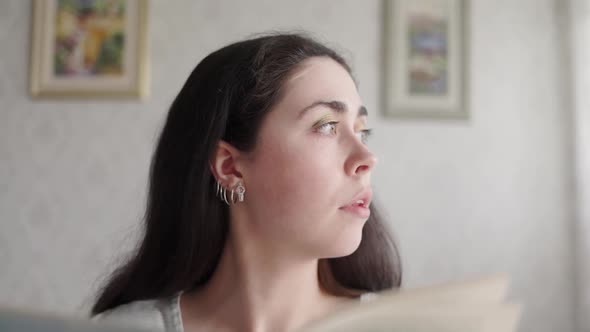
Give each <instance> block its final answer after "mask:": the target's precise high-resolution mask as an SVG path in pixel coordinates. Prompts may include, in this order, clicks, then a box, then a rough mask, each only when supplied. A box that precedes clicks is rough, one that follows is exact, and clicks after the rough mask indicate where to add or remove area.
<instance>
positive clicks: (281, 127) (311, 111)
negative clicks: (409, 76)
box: [92, 34, 401, 332]
mask: <svg viewBox="0 0 590 332" xmlns="http://www.w3.org/2000/svg"><path fill="white" fill-rule="evenodd" d="M367 116H368V114H367V109H366V108H365V107H364V106H363V103H362V101H361V98H360V96H359V94H358V91H357V87H356V84H355V81H354V80H353V78H352V76H351V71H350V68H349V66H348V65H347V64H346V62H345V61H344V60H343V58H342V57H340V56H339V55H338V54H337V53H336V52H334V51H333V50H331V49H329V48H327V47H326V46H324V45H322V44H320V43H318V42H316V41H314V40H312V39H310V38H308V37H305V36H302V35H298V34H275V35H268V36H263V37H258V38H254V39H249V40H245V41H241V42H237V43H234V44H231V45H229V46H226V47H224V48H222V49H220V50H218V51H216V52H213V53H212V54H210V55H209V56H207V57H206V58H205V59H203V60H202V61H201V62H200V63H199V64H198V65H197V67H196V68H195V69H194V70H193V72H192V73H191V75H190V76H189V78H188V80H187V81H186V83H185V85H184V86H183V88H182V90H181V91H180V93H179V94H178V96H177V98H176V100H175V101H174V102H173V104H172V106H171V108H170V111H169V114H168V117H167V120H166V124H165V126H164V128H163V131H162V133H161V136H160V138H159V142H158V145H157V148H156V150H155V153H154V156H153V160H152V165H151V175H150V189H149V198H148V204H147V211H146V216H145V234H144V236H143V240H142V242H141V244H140V245H139V247H138V249H137V251H136V252H135V253H134V255H133V256H132V257H131V259H130V260H129V261H128V262H127V263H126V264H125V265H123V266H122V267H120V268H119V269H117V270H116V271H115V272H114V273H113V275H112V277H111V279H110V281H109V282H108V283H107V284H106V286H105V287H104V289H102V290H101V293H100V295H99V297H98V300H97V301H96V303H95V305H94V307H93V309H92V315H99V316H100V317H102V318H106V317H108V318H114V319H116V320H123V321H126V322H127V323H131V324H135V325H137V326H141V327H148V328H156V329H159V330H166V331H175V332H179V331H187V332H188V331H212V330H214V331H219V330H227V331H291V330H294V329H298V328H301V327H302V326H304V325H305V324H307V323H309V322H311V321H313V320H316V319H319V318H321V317H322V316H324V315H325V314H327V313H329V312H331V311H333V310H336V309H337V308H338V307H339V306H341V305H342V304H345V303H350V302H351V301H359V300H360V299H361V298H362V295H363V294H364V293H368V292H375V291H379V290H383V289H388V288H395V287H399V285H400V282H401V271H400V267H399V259H398V254H397V251H396V248H395V245H394V242H393V241H392V238H391V236H390V235H389V233H388V231H387V228H386V227H385V226H384V223H383V221H382V220H380V218H379V216H378V215H377V214H376V210H375V208H374V205H373V204H372V203H371V199H372V191H371V172H372V170H373V168H374V167H375V163H376V158H375V156H374V155H373V154H372V153H371V151H370V150H369V148H368V147H367V145H366V141H367V138H368V136H369V133H370V131H369V129H368V127H367Z"/></svg>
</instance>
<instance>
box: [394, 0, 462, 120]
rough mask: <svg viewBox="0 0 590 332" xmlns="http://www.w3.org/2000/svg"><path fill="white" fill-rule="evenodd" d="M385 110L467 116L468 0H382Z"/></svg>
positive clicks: (420, 115)
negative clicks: (383, 8) (383, 15)
mask: <svg viewBox="0 0 590 332" xmlns="http://www.w3.org/2000/svg"><path fill="white" fill-rule="evenodd" d="M384 2H385V11H384V12H385V17H384V19H385V20H384V22H385V24H384V33H383V36H384V38H385V40H384V62H383V65H384V69H385V72H384V76H383V77H384V82H383V88H384V91H383V97H384V103H383V104H384V106H385V114H386V115H387V116H394V117H409V118H433V117H434V118H467V117H468V115H469V112H468V106H467V96H468V93H467V89H468V84H467V83H468V82H467V77H468V69H469V68H468V67H469V66H468V62H469V57H468V54H467V39H468V38H467V29H468V19H467V14H466V12H467V7H468V3H467V0H384Z"/></svg>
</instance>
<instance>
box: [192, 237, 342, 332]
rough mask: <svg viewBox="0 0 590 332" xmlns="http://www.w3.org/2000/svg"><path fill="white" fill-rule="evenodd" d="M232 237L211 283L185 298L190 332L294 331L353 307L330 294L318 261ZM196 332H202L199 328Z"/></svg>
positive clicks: (258, 242) (229, 238) (249, 240)
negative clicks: (339, 309)
mask: <svg viewBox="0 0 590 332" xmlns="http://www.w3.org/2000/svg"><path fill="white" fill-rule="evenodd" d="M244 239H245V237H238V236H237V234H236V233H235V232H230V234H229V236H228V240H227V242H226V246H225V248H224V251H223V253H222V256H221V259H220V262H219V265H218V266H217V269H216V271H215V273H214V274H213V276H212V277H211V279H210V280H209V282H208V283H207V284H206V285H205V286H204V287H202V288H201V289H199V290H196V291H195V292H193V293H191V294H185V295H183V298H181V310H182V315H183V322H184V325H185V330H186V331H187V332H189V331H191V330H192V328H191V326H196V327H200V328H203V326H207V327H208V328H209V327H210V328H211V329H215V330H222V329H226V330H240V331H290V330H294V329H297V328H300V327H302V326H303V325H305V324H306V323H307V322H309V321H311V320H314V319H317V318H319V317H321V316H323V315H325V314H327V313H328V312H330V311H332V310H334V309H336V308H337V307H338V306H339V305H341V304H343V303H346V302H349V300H348V299H346V298H339V297H335V296H332V295H330V294H327V293H326V292H324V291H323V290H322V288H321V286H320V283H319V281H318V260H317V259H316V260H313V259H311V260H304V259H299V258H295V257H290V259H289V257H286V255H285V254H284V253H278V252H276V250H269V249H268V248H266V247H264V246H263V245H262V244H263V241H256V239H252V238H249V239H248V241H245V240H244ZM195 330H196V329H195Z"/></svg>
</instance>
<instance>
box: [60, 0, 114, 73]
mask: <svg viewBox="0 0 590 332" xmlns="http://www.w3.org/2000/svg"><path fill="white" fill-rule="evenodd" d="M56 27H57V29H56V34H55V54H54V73H55V75H56V76H72V75H96V76H100V75H119V76H120V75H122V74H123V53H124V51H125V1H123V0H95V1H91V0H59V1H58V5H57V15H56Z"/></svg>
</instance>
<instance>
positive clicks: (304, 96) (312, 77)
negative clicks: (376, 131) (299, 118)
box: [284, 57, 361, 108]
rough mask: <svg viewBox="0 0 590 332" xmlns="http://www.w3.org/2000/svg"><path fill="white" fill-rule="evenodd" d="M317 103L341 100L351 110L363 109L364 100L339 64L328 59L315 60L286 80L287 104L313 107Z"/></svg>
mask: <svg viewBox="0 0 590 332" xmlns="http://www.w3.org/2000/svg"><path fill="white" fill-rule="evenodd" d="M317 100H341V101H342V102H344V103H346V104H350V105H348V106H349V107H353V108H356V107H359V106H360V103H361V101H360V97H359V95H358V91H357V88H356V85H355V83H354V81H353V79H352V77H351V76H350V74H349V73H348V71H347V70H346V69H345V68H344V67H342V65H340V64H339V63H338V62H336V61H334V60H332V59H331V58H327V57H314V58H310V59H308V60H306V61H304V62H303V63H302V64H301V65H300V68H299V69H297V70H296V71H295V72H294V73H293V75H292V76H291V77H290V78H289V79H288V80H287V81H286V83H285V86H284V101H285V102H289V103H301V104H302V105H301V107H305V106H306V105H304V104H309V103H312V102H315V101H317Z"/></svg>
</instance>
